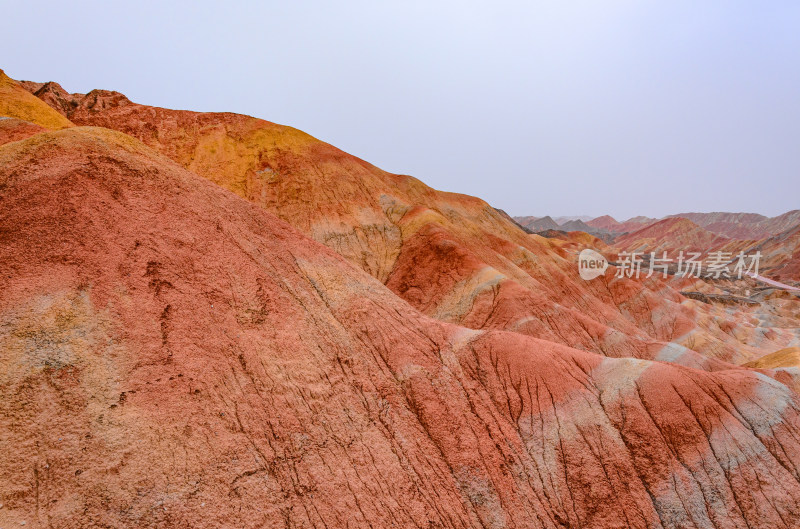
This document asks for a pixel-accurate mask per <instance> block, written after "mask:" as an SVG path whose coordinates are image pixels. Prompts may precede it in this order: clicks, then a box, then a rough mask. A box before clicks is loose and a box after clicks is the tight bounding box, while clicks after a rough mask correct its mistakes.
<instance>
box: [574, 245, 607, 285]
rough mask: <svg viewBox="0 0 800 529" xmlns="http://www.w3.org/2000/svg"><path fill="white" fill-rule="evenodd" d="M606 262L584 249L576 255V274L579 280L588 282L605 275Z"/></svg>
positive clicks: (594, 253) (592, 251) (604, 259)
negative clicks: (579, 276)
mask: <svg viewBox="0 0 800 529" xmlns="http://www.w3.org/2000/svg"><path fill="white" fill-rule="evenodd" d="M607 268H608V260H607V259H606V258H605V257H603V256H602V255H600V254H599V253H597V252H595V251H594V250H590V249H589V248H586V249H585V250H583V251H582V252H581V253H580V254H579V255H578V273H579V274H580V275H581V279H585V280H586V281H589V280H590V279H594V278H595V277H600V276H601V275H603V274H605V273H606V269H607Z"/></svg>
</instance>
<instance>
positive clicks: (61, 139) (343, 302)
mask: <svg viewBox="0 0 800 529" xmlns="http://www.w3.org/2000/svg"><path fill="white" fill-rule="evenodd" d="M0 201H2V204H3V208H2V209H0V238H2V244H0V289H1V290H2V292H3V296H2V297H0V351H1V352H2V354H1V355H0V432H2V435H0V453H3V454H5V456H4V457H3V458H0V501H2V504H3V506H2V508H1V509H0V520H2V523H3V526H6V525H9V526H10V525H12V524H13V525H14V526H20V525H22V523H23V522H24V523H25V524H26V525H27V526H28V527H51V526H52V527H65V528H71V527H75V528H78V527H165V528H166V527H198V528H201V527H330V528H333V527H391V526H397V527H475V528H487V527H496V528H500V527H517V528H523V527H532V528H558V527H575V528H577V527H583V528H609V527H632V528H653V527H659V528H660V527H664V528H666V527H670V528H672V527H704V528H706V527H713V528H749V529H760V528H789V527H796V526H797V525H798V524H800V510H798V505H800V471H799V469H800V441H799V440H800V416H798V411H800V404H799V403H798V399H797V396H796V394H795V393H793V392H792V391H791V390H790V389H788V388H787V387H786V386H785V385H783V384H782V383H780V382H778V381H777V380H775V379H773V378H770V377H768V376H765V375H763V374H761V373H759V372H757V371H753V370H750V369H745V368H736V367H734V366H727V369H724V370H719V371H715V372H707V371H702V370H695V369H691V368H686V367H681V366H677V365H674V364H670V363H665V362H653V361H646V360H638V359H632V358H620V359H615V358H605V357H602V356H600V355H596V354H592V353H588V352H585V351H579V350H576V349H573V348H570V347H567V346H565V345H559V344H555V343H552V342H549V341H543V340H538V339H535V338H531V337H530V336H525V335H522V334H519V333H511V332H505V331H475V330H470V329H466V328H464V327H459V326H455V325H451V324H447V323H443V322H441V321H438V320H435V319H432V318H429V317H427V316H425V315H423V314H422V313H420V312H418V311H417V310H415V309H413V308H412V307H411V306H410V305H409V304H407V303H406V302H404V301H402V300H401V299H400V298H398V297H397V296H396V295H395V294H394V293H393V292H392V291H390V290H389V289H388V288H386V287H385V286H384V285H383V284H381V282H380V281H377V280H376V279H375V278H374V277H372V276H371V275H369V274H367V273H365V272H364V271H362V270H360V269H359V268H356V267H354V266H352V265H351V264H349V263H348V262H347V261H346V260H345V259H343V258H341V257H340V256H339V255H338V254H336V253H334V252H333V251H332V250H330V249H328V248H326V247H325V246H323V245H321V244H318V243H316V242H314V241H313V240H311V239H309V238H307V237H306V236H305V235H303V234H302V233H301V232H300V231H298V230H296V229H295V228H293V227H291V226H289V225H288V224H286V223H285V222H283V221H281V220H279V219H278V218H276V217H275V216H273V215H272V214H270V213H268V212H266V211H264V209H263V208H259V207H257V206H255V205H253V204H251V203H249V202H248V201H246V200H243V199H242V198H241V197H238V196H236V195H235V194H233V193H231V192H229V191H226V190H223V189H221V188H219V187H218V186H215V185H214V184H212V183H211V182H209V181H208V180H207V179H203V178H200V177H198V176H196V175H194V174H192V173H191V172H189V171H187V170H186V169H184V168H182V167H180V166H179V165H177V164H175V163H173V162H172V161H170V160H168V159H166V158H165V157H163V156H161V155H160V154H158V153H156V152H155V151H154V150H152V149H150V148H148V147H146V146H145V145H143V144H141V143H140V142H139V141H137V140H135V139H133V138H131V137H129V136H126V135H124V134H120V133H117V132H112V131H109V130H107V129H100V128H84V127H76V128H70V129H67V130H63V131H59V132H45V133H40V134H37V135H34V136H32V137H29V138H27V139H24V140H22V141H17V142H13V143H8V144H6V145H4V146H2V147H0ZM420 233H422V232H420ZM456 251H458V250H456ZM463 259H465V260H468V259H469V256H464V257H463ZM604 288H607V286H606V287H604Z"/></svg>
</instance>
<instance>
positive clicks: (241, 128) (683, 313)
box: [26, 83, 798, 367]
mask: <svg viewBox="0 0 800 529" xmlns="http://www.w3.org/2000/svg"><path fill="white" fill-rule="evenodd" d="M26 86H27V87H28V89H29V90H30V91H32V92H34V93H36V94H39V97H42V98H43V99H44V100H45V101H48V102H50V104H52V105H53V107H54V108H56V109H58V110H59V111H61V112H64V113H65V115H67V116H69V117H70V119H71V120H72V121H74V122H75V123H77V124H81V125H94V126H101V127H105V128H111V129H115V130H119V131H121V132H124V133H126V134H129V135H132V136H134V137H136V138H138V139H139V140H141V141H142V142H144V143H146V144H147V145H149V146H151V147H152V148H154V149H156V150H158V151H159V152H161V153H162V154H164V155H166V156H167V157H169V158H171V159H172V160H174V161H176V162H177V163H179V164H180V165H182V166H183V167H185V168H187V169H189V170H190V171H192V172H195V173H196V174H199V175H201V176H204V177H206V178H207V179H209V180H211V181H212V182H214V183H216V184H218V185H220V186H222V187H225V188H227V189H229V190H231V191H233V192H234V193H236V194H238V195H239V196H241V197H243V198H246V199H247V200H249V201H251V202H253V203H255V204H257V205H259V206H261V207H262V208H264V209H266V210H267V211H270V212H272V213H274V214H276V215H277V216H278V217H280V218H282V219H283V220H285V221H287V222H289V223H290V224H292V225H293V226H295V227H296V228H298V229H300V230H301V231H302V232H303V233H305V234H306V235H308V236H310V237H312V238H314V239H315V240H317V241H319V242H322V243H324V244H325V245H327V246H328V247H330V248H333V249H334V250H336V251H337V252H338V253H339V254H340V255H342V256H343V257H345V259H347V260H348V261H350V262H351V263H353V264H355V265H356V266H358V267H360V268H362V269H363V270H365V271H367V272H368V273H370V274H371V275H373V276H374V277H376V278H378V279H379V280H380V281H381V282H384V283H385V284H387V285H388V286H390V288H392V290H393V291H394V292H395V293H397V294H398V295H400V296H401V297H403V298H404V299H406V300H407V301H409V302H410V303H411V304H412V305H413V306H414V307H416V308H418V309H419V310H422V311H424V312H425V313H426V314H428V315H430V316H434V317H437V318H439V319H441V320H443V321H446V322H451V323H456V324H460V325H465V326H469V327H471V328H475V329H502V330H511V331H514V332H522V333H525V334H528V335H530V336H534V337H537V338H542V339H546V340H556V341H558V342H560V343H564V344H567V345H570V346H573V347H577V348H580V349H584V350H587V351H592V352H597V353H601V354H604V355H609V356H617V357H622V356H635V357H639V358H645V359H652V358H669V359H671V360H672V361H680V362H682V363H684V364H686V365H690V366H694V367H701V366H703V367H707V362H706V360H705V359H704V358H703V357H698V356H697V355H695V354H694V352H693V351H687V352H686V354H683V353H681V354H675V352H674V348H673V347H672V346H671V345H668V342H678V343H679V344H680V345H682V346H689V348H690V349H693V350H694V351H697V352H699V353H702V354H703V355H705V356H707V357H711V358H716V359H720V360H724V361H728V362H735V363H741V362H745V361H748V360H752V359H754V358H757V357H759V356H762V355H763V354H766V353H768V352H772V351H774V350H777V349H780V348H782V347H786V346H788V345H791V344H792V343H793V341H794V340H796V339H797V337H798V334H797V332H796V327H797V326H794V327H795V328H785V327H778V328H774V327H773V326H771V320H756V319H755V318H753V317H751V316H750V315H748V314H744V315H742V314H728V313H726V312H725V311H718V310H715V309H714V308H713V307H709V306H707V305H706V304H704V303H694V304H692V303H687V302H686V300H685V299H684V298H683V297H681V296H680V294H679V291H680V290H682V289H683V287H684V286H685V285H683V284H672V283H669V284H665V283H664V282H658V281H649V282H645V281H636V280H629V279H627V278H621V279H612V278H610V277H609V278H608V279H598V280H596V281H595V282H594V283H587V282H585V281H583V280H582V279H580V278H579V276H578V273H577V265H576V259H577V253H578V252H579V251H580V248H579V246H580V244H583V245H589V244H591V245H593V247H595V248H600V247H605V244H604V243H602V242H601V241H599V240H597V239H594V238H591V237H590V238H588V239H587V240H585V241H581V242H580V243H577V241H575V240H569V241H561V240H556V239H545V238H543V237H537V236H535V235H528V234H526V233H524V232H523V231H522V230H520V229H519V227H518V226H517V225H516V224H515V223H514V222H513V220H511V219H509V218H508V217H507V216H506V215H504V214H502V213H501V212H498V211H497V210H495V209H494V208H492V207H490V206H489V205H488V204H486V203H485V202H483V201H481V200H479V199H476V198H473V197H468V196H464V195H457V194H453V193H443V192H439V191H436V190H434V189H431V188H430V187H428V186H426V185H424V184H423V183H421V182H420V181H419V180H417V179H415V178H412V177H409V176H403V175H395V174H391V173H387V172H385V171H382V170H380V169H378V168H377V167H374V166H372V165H370V164H369V163H367V162H365V161H363V160H360V159H358V158H356V157H354V156H351V155H349V154H347V153H345V152H342V151H341V150H339V149H337V148H335V147H333V146H331V145H329V144H327V143H324V142H322V141H319V140H317V139H315V138H312V137H311V136H309V135H307V134H305V133H302V132H300V131H298V130H296V129H292V128H290V127H285V126H281V125H276V124H274V123H269V122H266V121H263V120H259V119H254V118H251V117H247V116H241V115H236V114H225V113H196V112H188V111H176V110H168V109H163V108H156V107H148V106H143V105H138V104H135V103H132V102H131V101H130V100H128V99H127V98H126V97H125V96H124V95H122V94H120V93H118V92H111V91H107V90H94V91H92V92H90V93H88V94H86V95H83V94H71V95H70V94H67V95H65V94H64V92H63V89H61V88H60V87H59V86H58V85H56V84H55V83H45V84H38V83H29V84H27V85H26ZM651 220H652V219H638V218H637V219H631V221H630V222H636V223H639V224H641V223H644V222H649V221H651ZM637 225H638V224H637ZM431 234H436V235H435V237H434V239H437V240H441V241H446V243H445V245H446V246H448V247H449V248H451V249H453V251H452V252H450V251H448V252H439V251H438V250H437V251H434V250H433V248H434V246H431V245H430V244H429V243H430V242H432V241H433V239H432V238H431ZM455 256H464V257H465V258H464V259H460V258H459V261H458V264H457V265H456V264H455V261H452V262H451V261H448V259H450V258H451V257H452V258H455ZM467 256H468V257H467ZM442 259H445V260H442ZM423 263H425V267H427V268H425V267H423V266H422V264H423ZM609 275H611V274H609ZM720 321H722V323H721V324H720ZM753 322H756V323H753ZM730 329H737V332H730ZM712 364H713V362H712Z"/></svg>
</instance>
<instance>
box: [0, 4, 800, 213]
mask: <svg viewBox="0 0 800 529" xmlns="http://www.w3.org/2000/svg"><path fill="white" fill-rule="evenodd" d="M2 21H3V24H2V25H3V30H2V31H1V32H0V49H2V50H3V53H2V57H0V68H3V69H5V70H6V72H7V73H8V74H9V75H10V76H11V77H14V78H16V79H31V80H36V81H46V80H55V81H58V82H59V83H61V84H62V85H63V86H64V88H66V89H67V90H69V91H73V92H85V91H88V90H91V89H93V88H108V89H113V90H119V91H120V92H123V93H125V94H126V95H128V96H129V97H130V98H131V99H132V100H134V101H137V102H139V103H145V104H150V105H158V106H164V107H171V108H184V109H191V110H203V111H211V110H214V111H232V112H241V113H245V114H250V115H254V116H258V117H262V118H265V119H268V120H270V121H275V122H278V123H283V124H287V125H292V126H295V127H297V128H300V129H303V130H305V131H306V132H308V133H310V134H312V135H314V136H316V137H318V138H320V139H323V140H325V141H328V142H330V143H332V144H334V145H336V146H338V147H340V148H342V149H344V150H346V151H348V152H350V153H353V154H355V155H357V156H360V157H362V158H364V159H366V160H368V161H370V162H372V163H374V164H376V165H378V166H380V167H383V168H384V169H387V170H389V171H394V172H399V173H407V174H412V175H414V176H416V177H418V178H420V179H421V180H423V181H424V182H426V183H428V184H430V185H432V186H434V187H436V188H438V189H443V190H447V191H458V192H462V193H468V194H471V195H476V196H479V197H481V198H483V199H486V200H488V201H489V202H490V203H491V204H492V205H494V206H496V207H500V208H503V209H505V210H507V211H508V212H509V213H511V214H515V215H536V214H541V215H544V214H550V215H570V214H590V215H601V214H605V213H610V214H612V215H614V216H616V217H618V218H627V217H630V216H633V215H639V214H643V215H649V216H662V215H665V214H668V213H675V212H684V211H719V210H723V211H753V212H758V213H763V214H767V215H775V214H778V213H782V212H783V211H786V210H789V209H795V208H800V174H799V173H800V30H799V29H798V28H800V2H794V1H788V0H787V1H763V2H755V1H752V0H751V1H745V2H741V1H734V0H720V1H711V0H709V1H705V0H700V1H698V0H690V1H684V0H669V1H664V0H660V1H647V0H639V1H599V0H592V1H569V0H553V1H514V2H509V1H500V2H485V3H477V2H468V1H454V2H396V3H388V2H379V1H374V0H373V1H364V2H341V3H339V4H334V3H332V2H330V3H329V2H306V1H286V0H282V1H281V2H252V3H247V2H231V5H223V3H219V4H217V3H211V2H207V3H206V2H185V3H170V2H148V1H137V2H130V3H128V2H126V3H125V5H124V6H123V4H121V3H120V4H119V5H117V3H114V2H81V1H74V2H46V1H45V2H35V3H31V2H30V1H29V0H5V1H4V2H3V6H2Z"/></svg>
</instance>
